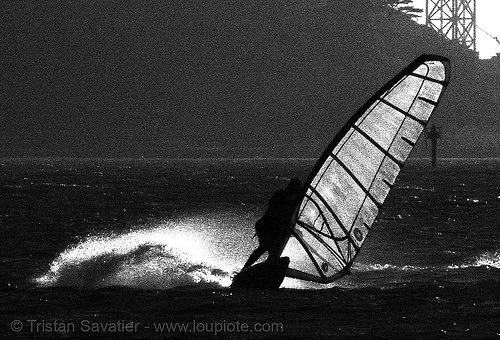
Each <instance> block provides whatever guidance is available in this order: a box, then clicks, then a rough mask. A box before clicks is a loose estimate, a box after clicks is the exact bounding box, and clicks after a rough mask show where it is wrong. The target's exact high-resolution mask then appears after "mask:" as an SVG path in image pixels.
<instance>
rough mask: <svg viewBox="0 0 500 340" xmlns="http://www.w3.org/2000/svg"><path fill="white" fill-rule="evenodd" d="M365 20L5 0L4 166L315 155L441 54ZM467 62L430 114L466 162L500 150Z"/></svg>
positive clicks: (337, 14)
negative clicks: (39, 159)
mask: <svg viewBox="0 0 500 340" xmlns="http://www.w3.org/2000/svg"><path fill="white" fill-rule="evenodd" d="M481 1H483V2H485V1H488V0H478V3H481ZM496 1H497V0H495V2H496ZM290 4H292V5H290ZM339 4H341V5H339ZM308 6H309V7H308ZM480 9H481V10H483V11H484V8H483V7H479V5H478V10H480ZM367 13H368V14H369V13H371V12H369V10H368V9H367V8H366V4H364V3H363V2H357V1H351V0H336V1H331V2H329V1H324V0H323V1H317V2H316V1H312V0H311V2H307V1H299V0H296V1H294V2H292V1H290V2H287V1H281V2H280V1H276V2H274V1H265V0H259V1H250V0H248V1H246V0H233V1H216V2H201V1H193V2H191V1H180V0H179V1H173V0H161V1H160V0H149V1H144V2H137V1H132V0H120V1H105V0H85V1H84V0H81V1H76V0H75V1H65V0H53V1H38V0H37V1H35V0H32V1H31V0H6V1H4V2H3V3H2V7H1V11H0V46H2V48H1V50H0V87H1V91H0V157H6V156H11V157H24V156H74V157H83V156H103V157H127V156H132V157H138V156H153V157H171V156H172V155H178V156H181V157H189V156H193V155H196V156H234V155H238V156H245V155H248V156H263V157H265V156H314V155H317V154H318V153H320V152H321V151H322V150H323V149H324V148H325V147H326V145H327V144H328V143H329V142H330V141H331V139H332V138H333V136H334V134H335V132H336V131H338V130H339V129H340V128H341V126H342V125H343V124H344V123H345V122H346V121H347V120H348V118H349V117H350V116H351V115H352V114H353V113H354V112H355V110H356V109H358V108H359V107H360V106H361V105H362V104H363V103H364V101H366V100H367V99H368V98H369V97H370V96H371V95H372V94H373V93H374V92H375V91H376V90H377V89H378V88H379V87H380V86H382V85H383V84H384V83H385V82H386V81H388V80H389V79H390V78H391V77H392V76H393V75H395V74H396V73H397V72H399V71H400V70H401V68H402V67H404V66H405V65H407V64H408V63H410V62H411V61H412V60H413V59H415V58H416V57H417V56H418V55H419V54H421V53H430V52H434V53H436V52H439V51H440V50H439V47H437V46H439V42H437V44H438V45H436V44H434V42H433V41H431V40H433V39H428V38H427V36H422V35H421V33H422V32H420V33H415V32H414V33H412V32H411V30H412V29H413V26H414V25H411V26H412V27H408V29H409V31H408V32H406V31H402V30H401V29H400V27H399V26H397V23H394V22H393V21H392V19H391V20H382V21H381V20H379V21H370V20H367V15H368V14H367ZM478 16H479V14H478ZM370 25H375V26H370ZM484 29H488V26H487V25H484ZM424 31H425V32H427V30H424ZM425 32H424V33H425ZM427 33H428V32H427ZM409 37H411V39H417V40H415V41H416V42H412V40H411V39H409ZM419 37H420V38H419ZM421 38H423V40H418V39H421ZM447 53H455V52H454V49H452V50H448V52H447ZM458 57H459V58H460V56H458ZM453 62H455V60H453ZM463 65H466V64H464V63H462V62H461V61H459V62H458V63H455V64H454V67H455V68H454V69H453V74H454V75H457V76H455V78H452V87H450V88H451V91H449V92H450V95H449V96H448V97H446V98H445V102H444V105H442V108H440V111H441V112H440V115H438V119H441V121H439V123H440V124H442V125H444V129H445V130H446V132H447V134H448V135H447V136H448V138H447V139H446V141H448V142H449V144H448V147H449V148H453V147H455V146H456V145H459V143H456V141H457V140H460V138H462V136H463V133H464V131H461V130H460V129H465V133H469V134H470V136H469V137H470V138H469V139H468V148H469V149H468V151H467V155H476V154H477V150H479V151H481V150H483V149H484V148H483V145H484V144H485V141H484V140H483V139H484V137H482V136H488V139H487V144H488V145H490V150H493V149H495V150H497V148H496V146H497V145H500V138H499V137H498V131H499V130H500V126H499V118H498V117H499V116H500V115H499V114H498V112H496V111H495V110H496V109H495V107H494V106H493V105H492V101H493V99H492V98H491V95H490V92H488V91H491V93H497V94H496V95H497V96H498V92H499V91H496V90H495V89H489V88H484V86H483V84H480V83H474V84H472V83H471V82H475V81H476V80H477V79H476V78H477V77H476V76H475V75H472V74H468V72H469V70H468V69H465V68H463V69H458V68H457V67H463ZM489 84H491V82H489ZM489 84H488V86H489ZM448 98H449V100H448ZM446 100H448V102H446ZM496 100H497V101H498V99H496ZM472 115H473V117H474V119H473V120H471V119H470V117H471V116H472ZM468 125H474V126H473V128H469V127H468ZM485 128H487V129H489V130H488V131H485ZM471 131H472V132H471ZM472 133H473V134H472ZM481 138H483V139H481ZM446 141H444V142H443V143H442V144H441V145H443V146H444V145H445V143H446ZM450 150H451V149H450ZM450 152H451V151H450ZM488 152H489V151H488ZM488 152H487V153H486V154H489V153H488ZM454 155H455V156H463V155H465V154H461V153H458V154H457V153H455V154H454Z"/></svg>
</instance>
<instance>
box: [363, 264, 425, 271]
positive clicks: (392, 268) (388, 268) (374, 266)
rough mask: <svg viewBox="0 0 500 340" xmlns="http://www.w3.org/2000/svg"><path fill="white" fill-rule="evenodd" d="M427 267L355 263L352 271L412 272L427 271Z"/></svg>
mask: <svg viewBox="0 0 500 340" xmlns="http://www.w3.org/2000/svg"><path fill="white" fill-rule="evenodd" d="M427 269H429V267H420V266H412V265H404V266H396V265H393V264H388V263H386V264H379V263H375V264H363V263H355V264H354V265H353V270H356V271H360V272H372V271H404V272H414V271H421V270H427Z"/></svg>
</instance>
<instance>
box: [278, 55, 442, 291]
mask: <svg viewBox="0 0 500 340" xmlns="http://www.w3.org/2000/svg"><path fill="white" fill-rule="evenodd" d="M449 69H450V63H449V60H448V59H446V58H443V57H440V56H432V55H422V56H421V57H419V58H417V59H416V60H415V61H414V62H413V63H411V64H410V65H409V66H407V67H406V68H405V69H404V70H403V71H401V72H400V73H399V74H398V75H397V76H395V77H394V78H393V79H392V80H390V81H389V82H388V83H387V84H386V85H385V86H383V87H382V88H381V89H380V90H379V91H377V93H375V95H374V96H372V97H371V98H370V99H369V100H368V101H367V102H366V103H365V104H364V105H363V106H362V107H361V108H360V109H359V110H358V111H357V112H356V113H355V114H354V115H353V117H352V118H351V119H350V120H349V121H348V122H347V123H346V124H345V125H344V127H343V128H342V129H341V130H340V132H339V133H338V134H337V136H336V137H335V138H334V139H333V141H332V142H331V143H330V145H329V146H328V147H327V148H326V150H325V151H324V153H323V154H322V156H321V157H320V159H319V160H318V162H317V164H316V165H315V167H314V168H313V170H312V172H311V174H310V175H309V177H308V178H307V180H306V182H305V185H304V188H305V189H304V190H305V192H304V198H303V200H302V202H301V205H300V209H299V211H298V215H297V223H296V225H295V228H294V230H293V232H292V235H293V237H292V238H291V239H290V240H289V241H288V244H287V245H286V246H285V248H284V251H283V255H284V256H289V257H290V259H291V261H290V270H289V273H288V274H287V275H288V276H290V277H294V278H299V279H303V280H309V281H317V282H322V283H327V282H332V281H334V280H336V279H338V278H340V277H342V276H343V275H346V274H348V273H349V272H350V270H349V268H350V267H351V266H352V264H353V262H354V261H355V259H356V258H357V256H358V254H359V252H360V250H361V249H362V246H363V244H364V242H365V240H366V238H367V235H368V233H369V232H370V230H372V229H373V228H372V226H373V223H374V222H375V219H376V217H377V215H378V213H379V211H380V209H381V208H382V205H383V203H384V201H385V199H386V197H387V195H388V194H389V191H390V190H391V189H392V188H393V187H394V183H395V181H396V178H397V176H398V175H399V173H400V171H401V169H402V167H403V165H404V163H405V161H406V160H407V158H408V156H409V154H410V152H411V151H412V149H413V147H414V146H415V145H416V143H417V141H418V139H419V137H420V135H421V134H422V132H423V131H424V128H425V127H426V125H427V123H428V122H429V119H430V117H431V115H432V113H433V112H434V111H435V109H436V107H437V104H438V103H439V101H440V99H441V97H442V95H443V93H444V90H445V89H446V87H447V85H448V82H449Z"/></svg>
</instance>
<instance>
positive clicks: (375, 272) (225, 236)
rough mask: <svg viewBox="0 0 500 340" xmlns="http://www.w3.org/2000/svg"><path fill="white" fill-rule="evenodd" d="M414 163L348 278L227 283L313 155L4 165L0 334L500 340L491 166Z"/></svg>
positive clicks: (499, 205)
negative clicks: (270, 285) (278, 284)
mask: <svg viewBox="0 0 500 340" xmlns="http://www.w3.org/2000/svg"><path fill="white" fill-rule="evenodd" d="M428 163H429V161H428V160H410V161H409V162H408V163H407V165H406V166H405V168H404V169H403V171H402V173H401V175H400V177H399V179H398V181H397V182H396V185H395V187H394V189H393V191H392V192H391V193H390V195H389V197H388V198H387V200H386V203H385V205H384V209H383V210H382V212H381V214H380V215H379V217H378V219H377V222H376V224H375V225H374V227H373V229H372V232H371V233H370V235H369V236H368V237H369V238H368V240H367V242H366V243H365V246H364V248H363V250H362V253H361V255H360V257H359V258H358V260H357V262H356V265H355V266H354V268H353V273H352V275H350V276H348V277H346V278H343V279H341V280H339V281H337V282H335V283H334V284H333V285H330V286H320V285H313V284H307V283H300V282H297V281H292V280H290V281H285V283H284V288H283V289H280V290H278V291H233V290H229V289H228V288H227V286H228V285H229V284H230V280H231V277H232V275H233V274H234V272H235V271H237V270H239V268H241V266H242V264H243V263H244V261H245V260H246V258H247V256H248V255H249V253H250V252H251V251H252V250H253V248H254V247H255V245H256V243H255V240H253V239H252V235H253V223H254V222H255V220H256V219H258V218H259V217H260V215H261V214H262V213H263V212H264V210H265V207H266V203H267V200H268V199H269V197H270V195H271V194H272V193H273V191H274V190H276V189H278V188H280V187H282V186H284V185H285V184H286V183H287V179H288V178H290V177H294V176H295V177H301V178H305V177H306V176H307V174H308V172H309V170H310V169H311V168H312V166H313V165H314V160H310V159H287V160H78V159H70V160H68V159H63V160H57V159H55V160H48V159H36V160H1V161H0V202H1V205H0V231H1V244H2V246H1V247H0V259H1V266H2V279H1V281H0V310H1V318H2V330H1V333H0V337H2V338H6V339H7V338H8V339H10V338H21V339H31V338H56V339H57V338H81V339H87V338H91V337H102V338H133V339H165V338H193V339H195V338H196V339H198V338H235V339H254V338H269V339H276V338H280V339H315V338H316V339H323V338H325V339H490V338H492V339H495V338H497V339H500V180H499V178H500V160H494V159H493V160H491V159H490V160H442V161H441V162H440V164H439V167H438V168H432V167H430V165H429V164H428Z"/></svg>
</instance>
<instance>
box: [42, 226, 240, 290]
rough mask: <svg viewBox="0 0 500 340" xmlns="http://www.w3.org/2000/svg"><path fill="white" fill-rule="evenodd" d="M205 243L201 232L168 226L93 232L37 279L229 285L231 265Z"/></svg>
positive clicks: (47, 283) (93, 284)
mask: <svg viewBox="0 0 500 340" xmlns="http://www.w3.org/2000/svg"><path fill="white" fill-rule="evenodd" d="M205 249H206V244H205V243H204V242H203V238H202V237H200V235H195V234H193V233H190V232H181V231H175V230H172V228H168V227H167V226H162V227H157V228H154V229H142V230H135V231H128V232H124V233H120V234H108V235H94V236H90V237H88V238H86V239H84V240H82V241H81V242H79V243H78V244H76V245H71V246H69V247H68V248H66V249H65V250H64V251H63V252H62V253H61V254H59V256H57V258H56V259H54V260H53V261H52V263H51V264H50V268H49V270H48V271H47V272H46V273H44V274H43V275H41V276H39V277H37V278H35V279H34V282H35V283H36V284H38V285H39V286H44V287H54V286H75V287H82V288H102V287H109V286H128V287H136V288H143V289H168V288H172V287H176V286H186V285H202V286H213V287H224V286H228V285H229V284H230V281H231V275H232V271H231V269H229V267H230V266H228V265H224V264H221V263H220V262H219V263H217V262H216V261H210V256H209V254H207V251H205Z"/></svg>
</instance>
